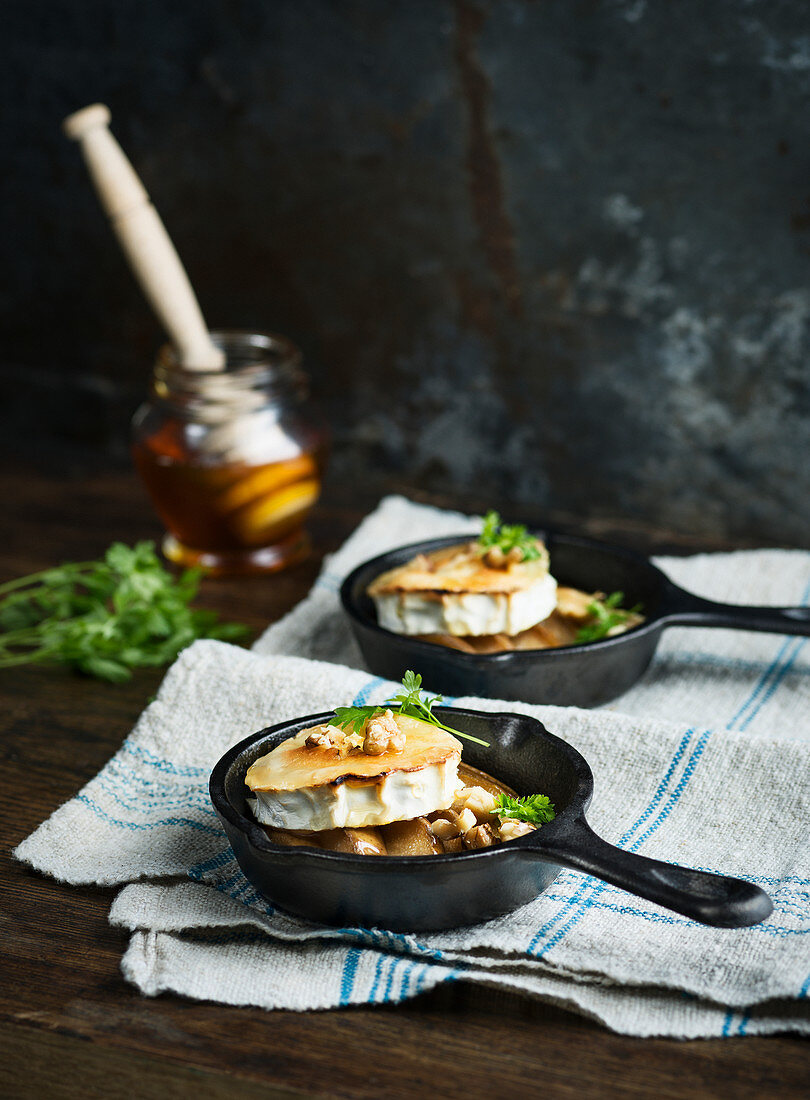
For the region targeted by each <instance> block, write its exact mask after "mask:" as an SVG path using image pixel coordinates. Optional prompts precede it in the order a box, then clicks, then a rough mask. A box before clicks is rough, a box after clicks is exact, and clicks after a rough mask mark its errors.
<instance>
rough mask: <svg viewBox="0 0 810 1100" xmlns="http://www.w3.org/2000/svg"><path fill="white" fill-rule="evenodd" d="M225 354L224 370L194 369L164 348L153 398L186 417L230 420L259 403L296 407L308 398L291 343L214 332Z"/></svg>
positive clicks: (305, 380)
mask: <svg viewBox="0 0 810 1100" xmlns="http://www.w3.org/2000/svg"><path fill="white" fill-rule="evenodd" d="M211 339H212V341H213V342H214V344H216V346H217V347H219V348H221V350H222V351H223V352H224V353H225V365H224V367H222V368H220V369H216V370H211V369H208V370H193V369H191V368H190V367H188V366H184V365H183V364H181V363H180V362H179V360H178V359H177V354H176V352H175V350H174V348H173V347H172V346H171V345H169V344H166V345H164V347H162V348H161V349H160V351H159V353H158V356H157V360H156V361H155V366H154V370H153V373H152V381H151V391H152V396H153V397H154V398H155V399H157V400H158V401H161V402H163V403H165V404H169V405H171V406H172V407H173V408H174V409H175V410H176V411H178V412H182V413H184V414H186V415H194V414H195V412H197V411H200V410H204V411H205V413H206V419H209V418H210V417H211V416H216V415H217V411H219V412H220V413H221V414H222V416H223V417H227V416H232V415H234V414H235V413H237V412H239V411H244V410H245V409H247V408H254V409H255V408H256V407H257V406H258V405H259V403H261V404H265V405H267V404H272V405H278V406H282V405H294V404H299V403H300V402H302V401H304V400H305V399H306V398H307V396H308V393H309V384H308V378H307V375H306V373H305V371H304V370H303V368H302V366H301V353H300V351H299V350H298V348H297V347H296V346H295V344H293V343H292V341H290V340H287V339H286V338H285V337H283V336H276V335H273V334H271V333H250V332H233V331H229V332H212V333H211Z"/></svg>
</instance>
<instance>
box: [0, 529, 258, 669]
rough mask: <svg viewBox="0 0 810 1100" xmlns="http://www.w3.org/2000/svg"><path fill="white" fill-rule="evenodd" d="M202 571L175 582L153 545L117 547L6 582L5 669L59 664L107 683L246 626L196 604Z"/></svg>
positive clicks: (2, 620) (0, 664) (1, 628)
mask: <svg viewBox="0 0 810 1100" xmlns="http://www.w3.org/2000/svg"><path fill="white" fill-rule="evenodd" d="M199 576H200V575H199V572H198V571H197V570H187V571H186V572H184V573H183V574H182V575H181V576H180V577H178V578H177V579H175V578H174V577H173V576H172V575H171V574H170V573H169V572H167V570H166V569H164V568H163V565H162V564H161V562H160V560H159V559H158V556H157V554H156V553H155V548H154V544H153V543H151V542H139V543H137V545H135V546H134V547H129V546H125V545H124V544H123V543H120V542H116V543H113V545H112V546H111V547H110V548H109V550H107V552H106V554H105V555H104V557H103V558H102V559H100V560H99V561H85V562H69V563H66V564H65V565H61V566H58V567H57V568H54V569H45V570H44V571H42V572H41V573H32V574H31V575H29V576H27V577H20V578H19V579H18V580H14V581H8V582H7V583H6V584H2V585H0V669H3V668H12V667H14V666H15V665H22V664H27V663H29V662H34V661H36V662H56V663H62V664H66V665H68V666H70V667H71V668H74V669H77V670H79V671H80V672H85V673H88V674H89V675H91V676H97V677H99V679H102V680H111V681H113V682H116V683H118V682H121V681H123V680H128V679H129V678H130V676H131V675H132V669H133V668H139V667H141V666H144V665H165V664H167V663H168V662H169V661H171V660H173V658H174V657H176V656H177V654H178V653H179V652H180V650H181V649H184V648H185V647H186V646H187V645H190V644H191V642H193V641H195V639H197V638H221V639H227V640H229V641H230V640H234V639H237V638H240V637H242V636H243V635H244V634H245V633H246V632H247V628H246V627H244V626H241V625H239V624H237V623H220V622H219V621H218V616H217V614H216V613H215V612H213V611H200V610H197V609H194V608H192V607H191V606H190V604H191V601H192V600H193V599H194V597H195V595H196V594H197V587H198V584H199Z"/></svg>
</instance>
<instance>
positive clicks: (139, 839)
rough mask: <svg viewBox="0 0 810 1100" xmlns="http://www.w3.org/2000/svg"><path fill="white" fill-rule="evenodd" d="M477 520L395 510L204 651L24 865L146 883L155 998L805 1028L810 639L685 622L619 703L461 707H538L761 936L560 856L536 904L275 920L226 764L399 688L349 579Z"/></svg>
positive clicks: (708, 568)
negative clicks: (380, 657)
mask: <svg viewBox="0 0 810 1100" xmlns="http://www.w3.org/2000/svg"><path fill="white" fill-rule="evenodd" d="M392 526H396V527H397V528H398V530H397V531H395V532H392V530H391V528H392ZM474 526H475V522H474V521H471V520H470V518H469V517H459V516H449V515H448V514H447V513H440V512H436V511H435V510H433V509H427V508H424V507H422V506H416V505H413V504H410V503H409V502H406V501H403V500H402V499H401V498H390V499H388V500H386V501H384V502H383V504H382V505H381V506H380V508H379V509H378V510H377V512H375V513H374V514H373V515H372V516H371V517H369V518H368V519H367V520H366V521H365V523H364V524H363V525H362V527H361V528H360V529H359V531H358V532H357V533H356V534H355V535H354V536H353V537H352V539H350V540H349V542H348V543H347V544H346V546H344V547H343V549H342V550H341V551H340V552H339V553H338V554H337V555H335V556H334V557H333V559H332V560H331V561H330V562H328V563H327V565H326V567H325V570H324V573H323V575H322V577H321V580H320V581H319V582H318V584H317V585H316V587H315V589H314V590H313V593H312V594H311V595H310V597H308V599H307V600H305V601H304V602H303V603H302V604H301V605H300V606H299V607H298V608H297V609H295V610H294V611H293V612H292V613H291V614H290V615H289V616H287V617H286V619H284V620H282V621H281V622H280V623H278V624H276V625H275V626H274V627H271V628H270V630H269V631H268V632H267V633H266V634H265V635H264V637H263V638H262V639H260V641H259V642H258V643H257V645H256V647H255V652H254V653H249V652H247V651H245V650H241V649H238V648H236V647H232V646H228V645H225V644H223V643H220V642H198V643H196V644H195V645H193V646H192V647H190V648H189V649H188V650H186V651H185V652H184V653H183V654H182V655H181V656H180V658H179V659H178V661H177V662H176V663H175V665H174V666H173V668H172V669H171V670H170V671H169V673H168V674H167V676H166V679H165V681H164V683H163V685H162V687H161V689H160V692H159V694H158V696H157V698H156V700H155V701H154V702H153V703H152V704H151V705H150V706H149V707H148V708H147V710H146V711H145V712H144V714H143V715H142V717H141V719H140V720H139V722H138V724H137V726H136V728H135V730H134V731H133V733H132V735H131V736H130V737H129V738H128V739H127V741H126V742H125V743H124V745H123V746H122V748H121V749H120V750H119V752H118V753H116V755H115V756H114V757H113V759H112V760H111V761H110V762H109V763H108V764H107V766H106V767H105V768H104V769H103V770H102V771H101V772H100V773H99V775H98V776H96V777H95V778H94V779H93V780H91V782H90V783H89V784H88V785H87V786H86V787H85V788H84V789H83V790H82V791H81V792H80V793H79V794H78V795H77V796H76V797H75V798H74V799H72V800H71V801H70V802H68V803H67V804H66V805H65V806H63V807H61V808H60V809H59V810H57V811H56V813H54V814H53V815H52V817H51V818H49V819H48V821H46V822H45V823H44V824H43V825H42V826H40V828H39V829H38V830H37V831H36V832H35V833H34V834H32V836H30V837H29V838H28V839H27V840H25V841H24V842H23V843H22V844H21V845H20V846H19V848H18V849H17V851H16V854H17V856H18V857H19V858H21V859H24V860H26V861H27V862H29V863H30V864H31V865H32V866H34V867H36V868H38V869H39V870H41V871H43V872H45V873H48V874H52V875H54V876H55V877H57V878H59V879H62V880H64V881H67V882H74V883H89V882H98V883H103V884H111V883H129V884H130V885H127V886H125V888H124V889H123V890H122V891H121V893H120V894H119V895H118V897H117V899H116V901H115V903H114V905H113V908H112V912H111V920H112V921H113V922H114V923H116V924H120V925H123V926H125V927H127V928H129V929H130V930H131V931H132V938H131V941H130V946H129V949H128V951H127V953H126V956H125V958H124V960H123V969H124V973H125V975H126V976H127V977H128V978H129V980H131V981H132V982H134V983H135V984H136V985H137V986H138V987H139V988H140V989H141V990H143V991H144V992H145V993H148V994H156V993H159V992H161V991H163V990H173V991H175V992H178V993H181V994H184V995H187V996H191V997H198V998H204V999H208V1000H219V1001H222V1002H225V1003H234V1004H256V1005H262V1006H264V1007H267V1008H276V1007H278V1008H291V1009H313V1008H328V1007H334V1006H338V1005H341V1004H357V1003H364V1004H365V1003H371V1004H377V1003H386V1002H397V1001H401V1000H404V999H406V998H408V997H412V996H415V995H416V994H418V993H420V992H421V991H423V990H427V989H431V988H433V987H435V986H437V985H439V984H442V983H444V982H454V981H468V982H478V983H481V984H484V985H489V986H494V987H499V988H505V989H509V990H514V991H520V992H524V993H527V994H530V995H535V996H538V997H542V998H545V999H548V1000H551V1001H553V1002H555V1003H557V1004H561V1005H565V1006H568V1007H570V1008H572V1009H574V1010H577V1011H580V1012H583V1013H585V1014H587V1015H589V1016H592V1017H594V1018H596V1019H599V1020H601V1021H603V1022H604V1023H605V1024H606V1025H607V1026H609V1027H611V1028H613V1029H614V1030H616V1031H620V1032H623V1033H627V1034H634V1035H667V1036H677V1037H696V1036H714V1035H739V1034H765V1033H772V1032H776V1031H804V1032H806V1031H810V949H808V943H810V941H806V940H805V939H804V936H805V935H807V934H808V933H810V844H808V839H810V830H808V821H810V782H809V781H808V776H809V775H810V769H809V768H808V765H810V741H808V739H807V735H808V727H807V720H806V714H807V709H806V702H807V694H808V686H809V685H810V681H809V680H808V673H810V667H809V666H808V660H807V649H810V647H806V648H805V643H803V642H802V641H801V640H800V639H784V638H781V637H767V636H761V635H751V634H739V633H738V634H734V633H732V632H727V631H695V630H692V631H686V630H672V631H670V632H669V633H670V635H671V637H670V638H668V639H667V642H666V645H665V649H664V652H663V653H662V655H661V657H660V658H658V659H657V660H656V663H655V665H654V667H653V668H652V669H651V670H650V672H649V673H648V674H647V675H646V677H645V678H644V680H643V682H642V683H640V684H639V685H638V686H637V687H636V688H634V689H633V691H631V692H630V693H628V695H626V696H625V697H623V698H622V699H621V700H620V701H619V702H618V704H616V705H615V707H613V708H603V709H601V710H595V711H581V710H577V709H574V708H554V707H534V706H527V705H524V704H511V703H510V704H504V703H500V702H498V701H493V700H476V699H459V700H456V702H457V704H458V705H466V706H473V707H477V708H479V709H503V708H504V707H505V706H506V707H509V708H511V709H514V710H520V711H524V712H526V713H530V714H535V715H536V716H537V717H539V718H540V719H541V721H543V722H544V723H545V724H546V725H547V726H548V728H549V729H551V730H553V731H554V732H557V733H559V734H560V735H561V736H563V737H564V738H566V739H567V740H569V741H570V742H571V743H573V744H574V745H576V747H577V748H579V749H580V751H582V752H583V753H584V755H585V756H586V757H587V759H588V760H589V762H590V763H591V765H592V767H593V770H594V774H595V778H596V794H595V798H594V803H593V806H592V809H591V811H590V814H589V817H590V819H591V821H592V824H593V825H594V827H595V828H596V829H597V831H599V832H601V833H602V834H603V835H604V836H605V837H606V838H607V839H609V840H611V841H613V842H615V843H618V844H619V845H620V846H622V847H624V848H627V849H628V850H632V851H640V852H643V853H644V854H645V855H649V856H652V857H656V858H660V859H668V860H672V861H674V862H679V863H683V864H687V865H691V866H696V867H703V868H705V869H707V870H715V871H721V872H724V873H729V874H736V875H740V876H741V877H744V878H748V879H749V880H751V881H754V882H757V883H759V884H760V885H762V886H764V887H765V888H766V889H767V890H768V892H769V893H770V894H771V896H772V898H773V900H774V905H775V909H774V913H773V915H772V916H771V917H770V918H769V919H768V920H767V921H766V922H764V923H763V924H761V925H758V926H756V927H754V928H750V929H742V930H733V931H729V930H716V929H709V928H705V927H703V926H701V925H698V924H695V923H693V922H691V921H688V920H686V919H685V918H683V917H680V916H677V915H674V914H671V913H668V912H667V911H665V910H663V909H660V908H658V907H657V906H654V905H652V904H651V903H647V902H644V901H641V900H640V899H637V898H634V897H632V896H631V895H629V894H626V893H624V892H623V891H621V890H618V889H617V888H615V887H612V886H608V885H607V884H605V883H602V882H600V881H598V880H596V879H593V878H590V877H588V876H585V875H582V874H579V873H577V872H573V871H563V872H562V874H561V875H560V876H559V878H558V879H557V880H556V881H555V882H554V884H553V885H552V887H551V888H550V889H549V890H548V891H547V892H546V893H545V894H543V895H541V896H540V897H539V898H538V899H536V900H535V901H534V902H532V903H531V904H529V905H527V906H525V907H523V908H522V909H520V910H518V911H517V912H515V913H513V914H510V915H508V916H506V917H504V918H501V919H499V920H497V921H492V922H489V923H487V924H485V925H480V926H476V927H474V928H465V929H459V930H456V931H452V932H444V933H436V934H423V935H420V936H412V935H400V934H392V933H388V932H383V931H379V930H373V929H361V928H342V929H324V928H321V927H316V926H312V925H309V924H307V923H306V922H303V921H299V920H297V919H294V918H291V917H289V916H287V915H285V914H284V913H281V912H278V911H274V910H273V909H272V907H271V906H269V905H268V904H267V903H266V902H265V901H264V900H263V899H261V898H260V897H259V896H258V895H256V893H255V891H254V890H253V889H252V887H251V886H250V884H249V883H248V882H247V881H246V880H245V879H244V877H243V876H242V875H241V872H240V871H239V868H238V867H237V865H236V864H235V861H234V859H233V855H232V853H231V851H230V849H229V848H228V846H227V843H226V841H225V838H224V834H223V833H222V830H221V828H220V826H219V823H218V821H217V819H216V817H215V815H214V814H213V811H212V808H211V806H210V804H209V802H208V796H207V778H208V774H209V772H210V768H211V766H212V765H213V763H214V762H215V761H216V759H218V757H219V756H220V755H221V754H222V752H223V751H224V750H225V748H226V747H228V746H229V745H230V744H233V743H234V742H235V741H237V740H240V739H241V738H242V737H244V736H245V735H246V734H247V733H249V732H251V731H252V730H254V729H259V728H261V727H263V726H265V725H268V724H270V723H272V722H278V721H282V720H284V719H286V718H291V717H295V716H297V715H298V714H301V713H307V712H310V713H311V712H315V711H318V710H325V709H329V708H331V707H333V706H336V705H345V704H348V703H352V702H354V703H358V704H359V703H363V702H379V701H382V700H384V699H385V698H387V697H388V695H389V694H390V692H391V689H392V686H393V685H391V684H389V683H386V682H384V681H380V680H379V679H378V678H376V677H372V676H370V675H369V674H368V673H366V672H364V671H363V670H362V669H361V668H360V667H357V666H359V664H360V662H359V659H358V655H357V653H356V651H355V650H354V649H353V643H352V642H351V639H350V637H349V635H348V633H347V631H346V628H345V624H344V623H343V620H342V618H341V617H340V615H339V613H338V611H337V603H336V595H335V584H336V581H337V580H338V579H339V577H340V576H341V575H342V574H343V573H345V572H346V571H347V570H348V569H349V568H351V567H352V565H353V564H354V563H355V562H356V561H358V560H362V558H364V557H368V556H370V554H371V553H373V552H375V550H376V549H377V548H381V547H380V544H381V543H382V542H384V537H382V535H381V533H382V534H384V536H385V537H388V539H389V542H393V543H394V544H396V543H397V542H403V541H406V539H407V540H413V539H415V538H418V537H420V536H421V535H423V534H424V535H425V536H426V537H427V536H429V535H432V534H437V533H445V532H447V531H450V532H452V531H463V530H470V529H472V528H474ZM403 532H406V533H405V534H403ZM662 564H663V565H664V568H665V569H667V571H668V572H670V574H671V575H673V576H674V577H675V579H677V580H679V581H680V582H682V583H684V584H686V585H687V586H689V587H691V588H693V589H694V590H696V591H702V592H704V593H705V594H707V595H710V596H713V597H714V598H718V599H737V600H738V601H739V602H763V603H775V604H777V603H782V604H794V603H798V602H800V601H801V598H802V595H803V594H804V593H805V590H806V587H807V581H808V576H810V555H808V554H805V553H799V552H779V551H757V552H752V553H742V554H734V555H715V556H711V555H707V556H700V557H698V558H692V559H681V560H677V559H673V560H667V561H665V562H663V563H662ZM724 638H725V639H726V647H725V648H724V646H723V639H724ZM295 651H303V654H304V656H303V657H302V656H293V655H290V654H291V653H293V652H295ZM313 651H317V652H313ZM315 657H318V658H319V659H318V660H316V659H314V658H315ZM340 660H342V661H343V662H344V665H340V664H338V663H337V662H338V661H340ZM345 665H353V666H355V667H345ZM664 719H666V720H664ZM167 877H170V878H173V879H174V881H172V882H169V883H167V882H165V879H166V878H167ZM150 879H160V880H164V881H161V882H149V881H144V880H150Z"/></svg>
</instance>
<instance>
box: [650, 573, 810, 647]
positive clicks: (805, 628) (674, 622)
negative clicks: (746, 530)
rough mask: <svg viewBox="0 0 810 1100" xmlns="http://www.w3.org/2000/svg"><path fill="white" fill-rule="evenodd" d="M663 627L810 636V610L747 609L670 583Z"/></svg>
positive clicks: (665, 603) (663, 612) (663, 613)
mask: <svg viewBox="0 0 810 1100" xmlns="http://www.w3.org/2000/svg"><path fill="white" fill-rule="evenodd" d="M661 619H662V620H663V623H664V626H725V627H730V628H731V629H733V630H760V631H764V632H765V633H767V634H807V635H810V607H744V606H740V605H738V604H731V603H715V602H714V600H705V599H703V597H702V596H695V595H693V593H691V592H687V591H685V589H683V588H678V586H677V585H675V584H672V583H671V582H670V584H669V585H668V586H667V590H666V592H665V594H664V604H663V607H662V611H661Z"/></svg>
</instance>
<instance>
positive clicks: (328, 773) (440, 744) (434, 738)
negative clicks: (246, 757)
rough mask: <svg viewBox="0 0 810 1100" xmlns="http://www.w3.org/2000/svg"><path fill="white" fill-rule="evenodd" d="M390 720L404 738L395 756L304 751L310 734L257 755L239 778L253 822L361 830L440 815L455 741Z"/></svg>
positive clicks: (456, 752) (450, 789) (453, 768)
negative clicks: (248, 793) (247, 792)
mask: <svg viewBox="0 0 810 1100" xmlns="http://www.w3.org/2000/svg"><path fill="white" fill-rule="evenodd" d="M394 720H395V721H396V723H397V725H398V726H399V727H400V729H401V730H402V731H403V732H404V733H405V748H404V749H403V750H402V751H401V752H385V753H383V754H381V755H380V756H367V755H365V754H364V753H348V754H343V755H341V753H340V752H339V751H338V750H337V749H329V748H326V749H323V748H308V747H306V746H305V745H304V742H305V741H306V739H307V737H308V736H309V733H310V732H311V728H310V729H305V730H301V731H300V732H299V733H297V734H296V735H295V736H294V737H291V738H289V739H288V740H287V741H284V742H282V744H281V745H279V746H277V748H275V749H273V751H272V752H270V753H268V754H267V755H266V756H263V757H261V758H260V759H259V760H257V761H256V762H255V763H254V764H252V765H251V767H250V768H249V769H248V772H247V775H246V776H245V783H246V784H247V786H248V787H249V788H250V789H251V791H252V792H253V794H254V795H255V798H253V799H248V803H249V804H250V806H251V809H252V810H253V813H254V815H255V817H256V818H257V820H258V821H260V822H261V823H262V824H264V825H271V826H273V827H275V828H279V829H313V830H321V829H337V828H363V827H365V826H370V825H385V824H388V822H391V821H405V820H409V819H411V818H414V817H419V816H420V815H424V814H428V813H432V812H433V811H434V810H443V809H446V808H447V807H448V806H450V804H451V803H452V801H453V798H454V796H455V792H456V790H457V789H458V787H459V786H460V781H459V778H458V764H459V760H460V759H461V744H460V742H459V741H457V740H456V738H455V737H453V736H452V735H451V734H449V733H446V732H445V731H444V730H440V729H437V727H436V726H432V725H429V724H428V723H426V722H419V721H417V720H416V719H414V718H407V717H405V716H403V715H400V714H397V715H395V716H394Z"/></svg>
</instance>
